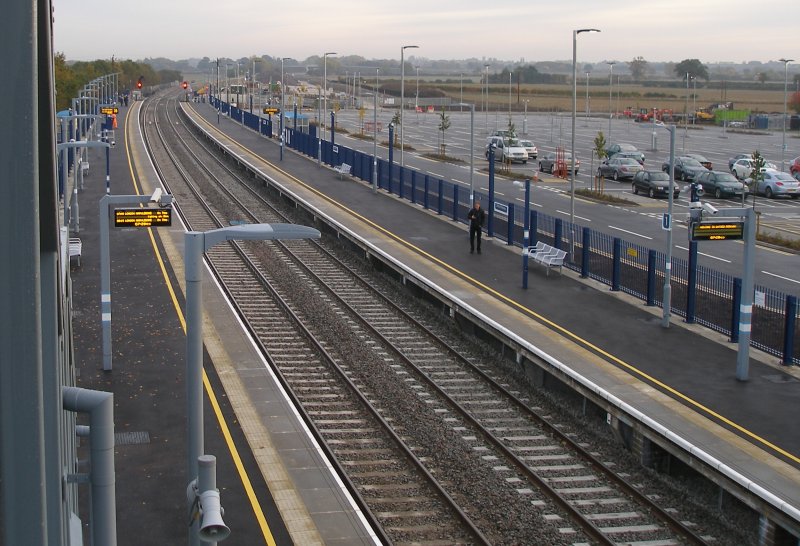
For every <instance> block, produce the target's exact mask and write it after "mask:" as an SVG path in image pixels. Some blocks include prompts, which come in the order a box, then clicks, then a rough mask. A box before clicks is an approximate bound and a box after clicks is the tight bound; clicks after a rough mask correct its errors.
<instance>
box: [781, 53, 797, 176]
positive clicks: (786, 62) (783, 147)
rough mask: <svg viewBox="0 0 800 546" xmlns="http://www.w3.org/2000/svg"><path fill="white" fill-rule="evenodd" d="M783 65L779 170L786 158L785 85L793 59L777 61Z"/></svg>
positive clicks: (782, 168) (783, 166) (782, 167)
mask: <svg viewBox="0 0 800 546" xmlns="http://www.w3.org/2000/svg"><path fill="white" fill-rule="evenodd" d="M778 60H779V61H780V62H782V63H783V142H782V143H781V170H784V168H785V167H786V165H785V163H784V161H785V156H786V85H787V82H788V74H789V73H788V70H789V63H790V62H792V61H794V59H778Z"/></svg>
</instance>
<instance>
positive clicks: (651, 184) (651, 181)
mask: <svg viewBox="0 0 800 546" xmlns="http://www.w3.org/2000/svg"><path fill="white" fill-rule="evenodd" d="M631 189H632V190H633V193H635V194H638V193H639V192H642V193H644V194H645V195H647V196H648V197H650V198H656V197H668V196H669V174H667V173H665V172H664V171H646V170H641V171H639V172H638V173H636V174H635V175H634V177H633V182H632V184H631ZM680 193H681V188H680V186H679V185H678V184H675V183H674V182H673V188H672V195H673V197H674V198H675V199H677V198H678V195H680Z"/></svg>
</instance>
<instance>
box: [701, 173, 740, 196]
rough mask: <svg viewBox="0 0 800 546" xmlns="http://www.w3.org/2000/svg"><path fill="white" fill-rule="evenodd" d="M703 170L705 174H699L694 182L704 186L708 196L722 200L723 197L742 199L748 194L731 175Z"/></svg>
mask: <svg viewBox="0 0 800 546" xmlns="http://www.w3.org/2000/svg"><path fill="white" fill-rule="evenodd" d="M703 170H704V172H702V173H700V174H698V175H697V178H695V180H694V181H695V182H696V183H698V184H700V186H702V188H703V191H704V192H705V193H706V195H713V196H714V197H716V198H717V199H722V198H723V197H742V195H743V194H746V193H747V188H746V187H745V185H744V184H743V183H742V182H741V181H739V180H737V179H736V177H735V176H733V175H732V174H731V173H726V172H724V171H708V170H705V169H703Z"/></svg>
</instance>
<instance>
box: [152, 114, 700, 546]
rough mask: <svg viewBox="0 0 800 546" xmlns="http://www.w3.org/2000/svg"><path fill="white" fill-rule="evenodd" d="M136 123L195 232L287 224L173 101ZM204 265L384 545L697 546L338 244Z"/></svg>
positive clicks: (214, 257) (301, 244) (634, 485)
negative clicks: (240, 224) (198, 134)
mask: <svg viewBox="0 0 800 546" xmlns="http://www.w3.org/2000/svg"><path fill="white" fill-rule="evenodd" d="M142 115H143V118H144V119H143V120H142V126H143V127H145V128H146V130H145V135H146V141H147V143H148V148H149V149H150V152H151V154H152V155H153V157H154V163H155V164H156V166H157V168H158V169H159V171H160V173H161V176H162V179H163V180H166V181H168V184H169V188H168V190H169V191H170V192H171V193H172V194H173V195H174V196H175V198H176V203H177V205H178V207H179V210H180V214H181V216H182V217H183V218H184V219H185V221H186V223H187V224H188V225H190V226H191V229H194V230H207V229H214V228H217V227H220V226H221V225H225V224H226V223H229V222H230V221H232V220H238V221H247V222H287V221H288V222H292V221H294V220H292V219H291V218H287V217H286V216H285V214H284V212H281V211H280V210H279V208H276V206H274V205H271V204H269V203H268V202H267V201H266V200H264V198H263V197H262V195H261V193H260V192H259V191H258V189H259V188H258V185H257V184H255V183H253V180H252V179H243V177H242V176H241V175H239V174H237V173H236V172H235V170H234V169H232V168H230V167H229V166H228V165H227V164H226V162H225V161H224V160H219V159H217V158H216V156H215V155H214V154H213V153H211V150H210V149H209V148H208V147H207V146H206V144H205V143H204V142H203V141H202V139H200V138H198V137H196V136H195V135H194V134H193V133H192V132H191V131H189V130H188V128H187V125H186V123H185V120H184V118H182V117H181V114H180V108H178V107H177V104H176V103H175V101H174V100H167V99H163V98H162V99H158V100H153V101H150V102H149V103H146V108H145V109H143V113H142ZM166 150H171V151H169V152H168V151H166ZM189 180H192V182H191V183H190V182H189ZM208 258H209V260H210V262H211V264H212V267H213V269H214V271H215V274H216V275H217V276H218V278H219V279H220V281H221V283H222V284H223V285H224V286H225V288H226V290H227V291H228V293H229V294H230V296H231V298H232V299H233V301H234V302H235V305H236V306H237V308H238V310H239V313H240V314H241V315H242V317H243V320H244V321H245V323H246V324H247V325H248V327H249V328H250V329H251V331H252V332H253V334H254V337H255V338H256V339H257V340H258V343H259V344H260V345H261V347H262V349H263V351H264V353H265V355H267V359H268V361H269V362H270V364H271V365H272V366H273V367H274V369H275V371H276V373H277V374H278V376H279V377H280V378H281V380H282V381H283V382H284V384H285V386H286V387H287V389H288V390H289V391H290V392H291V393H292V396H293V397H294V398H295V400H296V401H297V403H298V404H300V405H301V407H302V413H303V415H304V416H305V417H306V419H307V420H308V421H309V426H310V427H311V429H312V430H314V431H315V432H316V434H317V435H318V438H319V439H320V441H321V442H322V443H323V444H324V446H326V450H327V451H328V453H329V454H330V455H332V459H333V460H334V461H335V462H336V463H337V467H338V468H339V469H340V472H342V473H343V479H344V481H345V483H347V484H348V485H349V487H350V488H351V492H352V493H353V495H354V497H355V498H356V499H357V500H358V501H359V502H360V503H363V504H362V506H361V508H362V509H363V510H364V511H365V513H366V514H368V515H369V516H370V518H371V521H372V523H373V524H374V525H375V526H376V529H378V530H382V531H379V532H380V533H382V535H381V538H382V539H383V540H384V541H385V542H387V543H395V544H401V543H409V544H410V543H424V544H480V543H492V544H522V543H525V544H545V543H548V544H575V543H596V544H650V545H661V544H663V545H666V544H704V543H705V542H706V539H705V538H703V537H701V536H700V533H701V532H702V531H701V529H700V525H699V523H700V522H695V523H696V524H686V523H683V522H682V521H681V519H680V518H681V516H680V507H679V506H674V507H671V508H670V507H667V508H665V507H661V506H660V505H659V503H658V502H657V500H658V499H659V497H660V492H659V491H658V490H657V489H648V487H647V486H645V485H643V484H642V483H643V482H642V480H641V478H640V477H635V476H629V475H627V474H626V473H625V472H622V471H618V470H616V469H615V464H614V461H608V460H607V459H605V458H604V456H603V455H602V454H600V453H596V452H594V448H592V447H591V446H587V445H584V444H583V443H581V442H579V441H578V440H576V438H577V437H578V432H579V431H577V430H570V428H569V426H567V425H563V424H559V423H558V421H559V419H558V418H555V422H553V421H554V418H552V417H551V416H550V415H548V412H547V411H544V410H542V409H540V408H538V407H537V406H536V405H535V404H534V403H532V402H531V401H530V400H528V399H526V398H525V396H524V395H522V394H520V393H519V392H513V391H512V390H510V389H509V388H507V386H506V385H504V384H503V381H504V380H503V379H502V378H498V377H496V376H497V375H498V374H497V372H495V371H494V369H493V368H492V367H491V365H490V363H487V361H486V359H485V358H484V357H483V356H482V354H481V352H480V351H479V350H478V349H477V348H476V347H475V345H474V344H472V343H469V342H467V341H465V340H463V339H460V338H458V337H457V336H455V335H452V334H451V333H450V332H449V331H448V330H447V328H444V327H442V326H441V324H438V323H437V321H436V319H435V317H431V316H430V315H426V314H424V313H423V314H422V315H421V316H422V318H415V317H417V316H420V313H419V312H418V310H417V309H415V307H414V305H412V304H408V303H407V302H405V301H403V300H402V298H400V297H398V294H397V291H396V290H395V289H393V287H392V286H391V285H389V284H387V283H386V282H385V280H382V279H379V278H378V279H376V278H375V277H374V276H371V274H370V272H369V271H367V269H366V268H365V267H364V266H363V264H362V263H361V262H360V261H359V260H358V259H356V258H354V257H352V256H350V255H348V254H347V253H345V252H343V251H342V250H341V249H340V248H339V247H338V245H337V244H336V241H335V240H327V239H323V240H321V241H320V242H319V243H317V242H312V241H287V242H285V243H284V242H279V241H272V242H269V243H248V244H242V245H239V244H236V243H231V244H228V245H219V246H218V247H215V248H214V249H213V250H211V251H210V252H209V253H208ZM650 487H652V486H650Z"/></svg>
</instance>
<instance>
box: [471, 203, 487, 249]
mask: <svg viewBox="0 0 800 546" xmlns="http://www.w3.org/2000/svg"><path fill="white" fill-rule="evenodd" d="M467 220H469V253H470V254H472V253H473V252H475V239H476V238H477V239H478V254H480V253H481V231H482V230H483V222H484V221H485V220H486V213H485V212H484V211H483V209H482V208H481V202H480V201H477V200H476V201H475V204H473V205H472V208H471V209H470V211H469V213H468V214H467Z"/></svg>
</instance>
